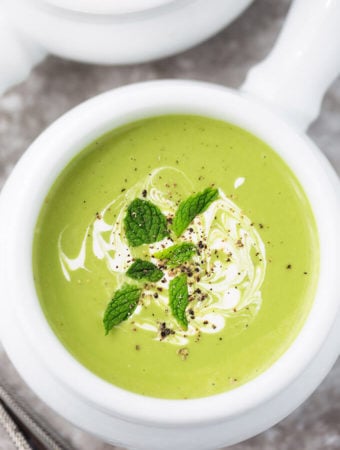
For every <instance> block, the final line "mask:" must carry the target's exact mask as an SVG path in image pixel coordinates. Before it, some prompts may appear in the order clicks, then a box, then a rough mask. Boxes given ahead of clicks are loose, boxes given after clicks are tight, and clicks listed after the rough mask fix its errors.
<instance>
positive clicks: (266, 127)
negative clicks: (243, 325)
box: [0, 80, 340, 427]
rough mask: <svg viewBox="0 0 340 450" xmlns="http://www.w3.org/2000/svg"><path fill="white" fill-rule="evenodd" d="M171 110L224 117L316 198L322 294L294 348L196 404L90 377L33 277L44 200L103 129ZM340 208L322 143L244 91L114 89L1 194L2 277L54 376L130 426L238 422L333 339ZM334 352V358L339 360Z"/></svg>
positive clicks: (160, 86)
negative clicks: (47, 311) (4, 220)
mask: <svg viewBox="0 0 340 450" xmlns="http://www.w3.org/2000/svg"><path fill="white" fill-rule="evenodd" d="M166 113H169V114H170V113H178V114H184V113H187V114H198V115H205V116H207V117H215V118H219V119H222V120H225V121H227V122H231V123H234V124H236V125H238V126H240V127H243V128H245V129H246V130H248V131H250V132H252V133H254V134H255V135H256V136H258V137H260V138H261V139H263V140H264V141H265V142H267V143H268V144H269V145H270V146H271V147H273V148H274V149H275V150H276V151H277V153H279V154H280V155H281V156H282V157H283V159H284V160H285V161H286V162H287V163H288V165H289V166H290V167H291V169H292V170H293V172H295V174H296V175H297V176H298V179H299V180H300V183H301V184H302V186H303V188H304V189H305V192H306V193H307V195H308V197H309V199H310V202H311V205H312V208H313V211H314V214H315V218H316V221H317V226H318V230H319V237H320V258H321V264H320V277H319V282H318V288H317V293H316V297H315V301H314V304H313V307H312V310H311V312H310V314H309V316H308V319H307V320H306V322H305V324H304V326H303V328H302V330H301V332H300V333H299V335H298V337H297V338H296V340H295V341H294V343H293V344H292V345H291V346H290V348H289V349H288V350H287V351H286V352H285V353H284V355H282V356H281V358H280V359H279V360H278V361H277V362H275V363H274V364H273V365H272V366H271V367H270V368H269V369H268V370H267V371H265V372H264V373H262V374H261V375H259V376H258V377H257V378H255V379H254V380H252V381H250V382H248V383H246V384H244V385H242V386H240V387H239V388H236V389H234V390H232V391H228V392H226V393H222V394H217V395H214V396H210V397H204V398H199V399H192V400H164V399H156V398H151V397H145V396H141V395H138V394H134V393H132V392H128V391H125V390H123V389H120V388H118V387H116V386H113V385H111V384H110V383H108V382H106V381H104V380H102V379H100V378H99V377H97V376H96V375H94V374H92V373H91V372H90V371H89V370H87V369H86V368H85V367H83V366H82V365H81V364H80V363H78V362H77V361H76V360H75V359H74V358H73V357H72V356H71V355H70V354H69V353H68V351H67V350H66V349H65V348H64V347H63V346H62V344H61V343H60V341H59V340H58V339H57V337H56V336H55V335H54V333H53V332H52V331H51V329H50V327H49V325H48V324H47V321H46V319H45V317H44V315H43V313H42V310H41V308H40V305H39V302H38V299H37V295H36V293H35V288H34V282H33V276H32V264H31V256H32V236H33V230H34V225H35V223H36V220H37V215H38V213H39V210H40V207H41V204H42V201H43V199H44V197H45V196H46V194H47V192H48V190H49V188H50V186H51V184H52V182H53V180H54V179H55V177H56V176H57V174H58V173H59V172H60V170H61V168H62V167H64V166H65V165H66V163H67V162H68V161H69V160H70V159H71V157H72V156H73V155H75V154H77V153H78V152H79V151H80V150H81V149H82V148H83V147H85V145H86V144H87V143H89V142H91V141H92V140H94V139H95V137H97V136H100V135H102V134H103V133H105V132H106V131H108V130H110V129H112V128H116V127H118V126H120V125H123V124H124V123H129V122H132V121H133V120H138V119H139V118H144V117H150V116H157V115H162V114H166ZM46 148H48V149H49V151H48V152H46ZM51 155H52V156H53V157H51ZM307 161H308V164H306V162H307ZM19 186H21V188H20V189H18V188H19ZM338 205H339V182H338V179H337V177H336V175H335V173H334V171H333V170H332V168H331V166H330V165H329V164H328V162H327V161H326V159H325V158H324V157H323V156H322V154H321V153H320V151H319V150H318V149H317V148H316V146H315V145H314V144H313V143H312V142H311V141H310V140H309V139H308V138H307V137H306V136H305V135H304V134H301V133H300V132H298V131H296V130H295V129H293V128H292V127H291V126H290V125H288V124H287V123H286V122H284V121H283V120H281V119H280V118H278V117H277V116H275V115H274V114H273V113H272V112H271V111H270V110H268V109H266V108H265V107H263V106H261V105H259V104H258V103H256V102H255V101H254V100H252V99H250V98H248V97H247V96H246V95H244V94H241V93H238V92H236V91H233V90H231V89H227V88H224V87H222V86H218V85H213V84H209V83H203V82H196V81H186V80H162V81H151V82H144V83H138V84H134V85H130V86H126V87H122V88H118V89H114V90H112V91H108V92H106V93H104V94H101V95H99V96H97V97H94V98H92V99H90V100H88V101H86V102H84V103H82V104H81V105H79V106H77V107H76V108H74V109H72V110H71V111H69V112H68V113H66V114H65V115H63V116H62V117H61V118H60V119H58V120H57V121H56V122H54V123H53V124H52V125H51V126H49V127H48V128H47V129H46V130H45V131H44V132H43V133H42V134H41V135H40V136H39V137H38V138H37V139H36V140H35V141H34V142H33V144H32V145H31V146H30V147H29V149H28V150H27V152H26V153H25V155H24V156H23V157H22V159H21V160H20V162H19V163H18V165H17V166H16V168H15V169H14V171H13V172H12V175H11V176H10V178H9V180H8V182H7V184H6V186H5V188H4V190H3V193H2V198H1V207H0V213H1V214H3V213H4V212H6V213H7V214H9V215H10V217H12V220H11V222H10V225H9V224H7V225H3V227H5V228H3V230H2V231H4V230H5V233H4V235H5V236H6V239H5V241H4V246H3V252H2V256H1V258H4V261H6V263H5V264H4V269H5V273H4V276H3V279H4V280H5V281H4V282H5V283H6V289H7V292H8V298H11V299H15V301H13V302H12V303H11V305H10V307H11V308H12V309H13V313H14V315H15V317H16V320H17V324H18V325H20V327H21V328H22V331H23V332H24V334H25V336H26V338H27V340H28V341H29V342H30V344H31V347H32V350H33V349H34V351H35V352H37V354H38V355H39V357H40V358H41V361H42V362H43V363H44V364H45V366H46V367H47V368H48V370H49V371H50V372H51V373H52V374H53V376H54V377H56V378H57V379H58V380H59V381H60V382H61V383H63V385H64V386H66V387H67V388H68V389H69V390H71V391H72V392H74V393H76V394H77V395H79V396H81V398H83V399H84V400H85V401H87V402H88V403H89V404H91V405H92V406H93V407H95V408H98V409H101V410H103V411H106V412H108V413H109V414H112V415H115V416H119V417H122V418H124V419H125V420H127V421H134V422H139V423H150V422H151V423H157V424H160V425H161V426H165V427H167V426H185V425H187V424H192V425H198V424H200V423H207V422H212V421H215V422H216V421H220V420H225V419H226V418H230V417H235V416H237V415H239V414H242V413H244V412H246V411H249V410H250V409H253V408H255V407H256V406H258V405H259V404H262V403H264V402H266V401H268V400H269V399H270V398H272V397H274V396H275V395H277V394H278V393H279V392H282V391H283V390H284V389H285V388H286V387H287V386H288V385H289V384H291V383H292V382H293V381H294V380H295V379H296V378H297V377H298V376H299V375H300V374H301V373H302V372H303V371H304V369H305V368H306V367H307V366H308V365H309V364H310V362H311V361H312V360H313V358H314V357H315V355H316V354H317V353H318V351H319V350H320V348H321V347H322V345H323V343H324V342H325V340H326V339H327V336H328V334H329V331H330V329H331V327H332V325H333V324H334V322H335V320H336V317H337V315H338V314H339V295H338V292H339V288H340V277H339V276H338V274H337V271H336V268H337V267H339V262H340V235H339V233H338V230H339V229H340V214H339V208H338ZM3 208H5V209H3ZM330 218H331V220H330ZM22 223H24V224H25V227H22V226H21V224H22ZM6 227H7V228H6ZM18 260H19V261H18ZM18 274H20V282H18ZM22 292H25V297H24V298H22V297H23V296H22ZM17 299H20V300H19V301H17ZM325 303H326V305H327V307H326V308H325ZM315 330H317V331H318V332H317V333H316V332H315ZM307 344H308V345H307ZM337 354H338V353H337ZM337 354H336V355H335V354H334V355H333V356H334V360H335V358H336V356H337ZM51 355H53V358H51ZM75 380H76V382H75Z"/></svg>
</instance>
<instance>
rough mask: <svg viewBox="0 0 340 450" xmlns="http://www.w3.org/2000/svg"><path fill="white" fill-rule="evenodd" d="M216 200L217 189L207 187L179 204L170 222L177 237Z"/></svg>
mask: <svg viewBox="0 0 340 450" xmlns="http://www.w3.org/2000/svg"><path fill="white" fill-rule="evenodd" d="M217 198H218V189H213V188H211V187H208V188H207V189H205V190H204V191H202V192H199V193H198V194H194V195H191V196H190V197H188V198H187V199H186V200H184V201H183V202H181V203H180V204H179V207H178V210H177V212H176V215H175V217H174V220H173V222H172V229H173V231H174V233H175V235H176V236H177V237H179V236H180V235H181V234H182V233H183V231H184V230H185V229H186V228H187V227H188V226H189V225H190V223H191V222H192V221H193V220H194V218H195V217H196V216H198V215H199V214H201V213H202V212H204V211H206V210H207V209H208V207H209V206H210V205H211V203H212V202H214V201H215V200H216V199H217Z"/></svg>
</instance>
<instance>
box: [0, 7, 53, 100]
mask: <svg viewBox="0 0 340 450" xmlns="http://www.w3.org/2000/svg"><path fill="white" fill-rule="evenodd" d="M0 43H1V44H0V58H1V64H0V95H1V94H2V93H4V92H5V91H6V90H7V89H8V88H10V87H11V86H13V85H15V84H17V83H20V82H21V81H23V80H24V79H25V78H26V77H27V76H28V75H29V73H30V71H31V69H32V68H33V67H34V66H35V65H36V64H38V63H39V62H40V61H41V60H42V59H43V58H44V57H45V55H46V52H45V51H44V50H43V49H42V48H41V47H39V46H38V45H36V44H35V43H34V42H32V41H30V40H29V39H28V38H27V37H26V36H24V35H22V34H21V33H20V32H19V31H17V30H16V29H15V28H13V27H12V25H11V24H10V22H9V20H8V18H7V16H6V14H5V13H4V12H2V11H1V10H0Z"/></svg>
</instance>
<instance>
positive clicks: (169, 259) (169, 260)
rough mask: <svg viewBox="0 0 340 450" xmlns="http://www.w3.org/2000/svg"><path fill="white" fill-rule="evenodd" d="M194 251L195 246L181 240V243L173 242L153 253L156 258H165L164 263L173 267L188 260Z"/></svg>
mask: <svg viewBox="0 0 340 450" xmlns="http://www.w3.org/2000/svg"><path fill="white" fill-rule="evenodd" d="M195 253H196V246H195V245H194V244H191V243H189V242H183V243H181V244H175V245H172V246H171V247H168V248H166V249H164V250H161V251H160V252H157V253H155V254H154V255H153V256H155V257H156V258H158V259H161V260H166V265H167V266H168V267H169V268H171V269H173V268H175V267H178V266H180V265H181V264H183V263H185V262H187V261H189V260H190V259H191V258H192V257H193V256H194V255H195Z"/></svg>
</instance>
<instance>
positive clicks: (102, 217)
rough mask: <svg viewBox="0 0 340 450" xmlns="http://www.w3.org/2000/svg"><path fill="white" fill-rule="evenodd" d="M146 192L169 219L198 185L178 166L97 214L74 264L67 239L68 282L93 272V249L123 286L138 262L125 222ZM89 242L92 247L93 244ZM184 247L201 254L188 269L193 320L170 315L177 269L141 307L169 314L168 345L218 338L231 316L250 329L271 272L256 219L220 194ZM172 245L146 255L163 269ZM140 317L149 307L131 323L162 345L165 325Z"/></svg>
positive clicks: (186, 236)
mask: <svg viewBox="0 0 340 450" xmlns="http://www.w3.org/2000/svg"><path fill="white" fill-rule="evenodd" d="M174 172H175V173H174ZM167 179H175V180H176V183H175V185H171V186H170V185H169V184H163V182H164V180H167ZM160 180H162V182H161V181H160ZM238 180H241V179H238ZM244 181H245V180H244V178H242V182H241V183H240V182H238V183H236V184H237V185H238V187H239V186H240V185H241V184H243V183H244ZM144 190H145V191H146V192H147V198H148V200H149V201H151V202H152V203H154V204H156V205H157V206H158V207H159V208H160V209H161V211H162V212H163V214H165V215H166V216H168V217H171V216H173V215H174V214H175V212H176V209H177V204H178V201H177V200H179V199H180V198H181V197H182V198H185V197H187V196H188V195H189V194H190V193H191V192H192V185H191V183H190V180H189V179H188V178H187V177H186V176H185V175H184V174H183V172H181V171H179V170H177V169H175V168H171V167H161V168H158V169H155V170H154V171H153V172H152V173H150V174H149V176H148V177H146V179H145V180H144V181H143V182H140V183H137V184H136V185H134V186H133V187H132V188H130V189H129V190H128V191H126V192H124V193H123V194H122V195H120V196H119V197H118V198H117V199H115V200H114V201H112V202H111V203H109V204H108V205H107V206H105V208H104V209H103V210H102V211H101V212H100V213H99V214H97V217H96V218H95V219H94V220H93V222H92V223H90V224H89V225H88V227H87V228H86V231H85V235H84V239H83V241H82V244H81V248H80V251H79V254H78V255H77V257H76V258H69V257H68V256H67V255H66V254H65V252H64V251H63V249H62V234H61V235H60V238H59V260H60V263H61V267H62V270H63V273H64V276H65V278H66V279H67V280H68V281H71V273H72V272H74V271H76V270H79V269H85V270H87V268H86V257H87V252H88V251H91V253H92V255H93V256H95V257H96V258H97V259H99V260H104V261H105V263H106V266H107V268H108V270H109V271H110V272H111V273H114V274H116V275H117V281H118V283H123V282H124V273H125V272H126V270H127V269H128V267H129V266H130V264H131V259H132V255H131V250H130V249H129V247H128V244H127V241H126V238H125V234H124V226H123V224H124V216H125V212H126V208H127V206H128V204H129V203H130V202H131V201H132V200H133V199H135V198H136V197H138V196H140V194H141V192H142V191H144ZM170 192H171V193H170ZM174 192H175V193H174ZM177 197H178V198H177ZM113 216H115V219H114V220H112V217H113ZM89 236H91V239H92V245H91V246H89V245H88V242H87V241H88V239H89ZM179 241H181V242H192V243H194V244H196V245H197V246H198V248H199V253H198V254H197V255H195V256H194V258H193V261H192V264H191V266H188V267H187V270H188V273H189V278H188V281H189V283H188V284H189V295H190V300H191V301H190V304H189V306H188V310H187V311H188V317H190V321H189V326H188V330H186V331H184V330H182V329H181V328H180V327H179V326H178V324H177V322H176V320H175V319H174V318H173V317H172V316H171V314H169V313H168V287H169V282H170V281H171V279H172V278H173V277H174V276H176V270H165V277H164V278H165V279H163V280H162V281H163V282H162V283H156V284H152V285H147V287H146V288H145V290H144V295H143V305H145V306H148V305H150V304H151V303H153V304H154V305H157V306H158V307H159V308H160V309H161V310H162V313H164V314H163V315H162V316H163V317H164V316H166V326H167V328H168V329H170V330H172V332H171V333H170V334H169V335H167V337H166V340H167V342H171V343H173V344H177V345H185V344H186V343H187V342H188V339H189V337H190V336H195V337H196V338H197V339H199V337H200V335H201V333H217V332H220V331H221V330H222V329H223V328H224V327H225V325H226V322H227V321H228V320H232V319H233V317H238V319H239V320H240V318H241V322H242V319H244V323H245V324H247V323H248V322H249V321H250V320H251V319H252V318H253V317H254V316H255V315H256V314H257V312H258V311H259V309H260V306H261V302H262V297H261V285H262V283H263V280H264V277H265V271H266V255H265V245H264V243H263V241H262V240H261V237H260V235H259V233H258V232H257V231H256V229H255V227H254V226H253V224H252V222H251V220H250V219H249V218H248V217H247V216H246V215H245V214H244V213H243V212H242V211H241V209H240V208H239V207H238V206H237V205H236V204H235V203H234V202H233V201H231V200H230V199H229V198H228V197H227V196H226V195H225V193H224V192H223V191H222V190H221V189H219V199H218V200H216V201H215V202H213V203H212V204H211V205H210V207H209V208H208V209H207V211H205V212H204V213H203V214H201V215H199V216H197V217H196V218H195V219H194V221H193V222H192V224H191V225H190V227H189V229H188V230H187V231H185V232H184V234H183V235H182V236H181V237H180V239H179ZM171 245H173V242H172V241H171V240H170V239H168V238H166V239H164V240H163V241H161V242H157V243H154V244H152V245H150V246H148V248H147V250H146V252H147V253H148V256H149V258H150V259H151V261H153V262H154V263H155V264H158V263H159V261H158V260H157V259H156V258H154V257H153V256H152V255H153V254H155V253H156V252H157V251H159V250H162V249H164V248H166V247H169V246H171ZM192 271H194V274H195V276H194V275H193V274H192V273H191V272H192ZM190 277H191V278H190ZM156 292H157V295H155V293H156ZM142 312H143V306H142V305H139V306H138V307H137V309H136V310H135V313H134V314H133V316H132V317H131V318H130V319H129V320H132V321H133V322H134V325H135V326H137V327H139V328H142V329H144V330H147V331H149V332H151V333H153V334H154V337H155V339H160V340H161V339H162V338H163V337H162V335H161V334H160V323H159V322H158V321H157V319H156V318H155V317H153V316H152V315H150V316H146V314H143V313H142Z"/></svg>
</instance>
